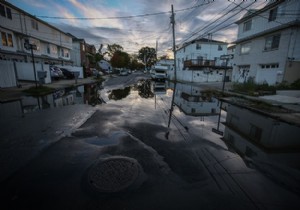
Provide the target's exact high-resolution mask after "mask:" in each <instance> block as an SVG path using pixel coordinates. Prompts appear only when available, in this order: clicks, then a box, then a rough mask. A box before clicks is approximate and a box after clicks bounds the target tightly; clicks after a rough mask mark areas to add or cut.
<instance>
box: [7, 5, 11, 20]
mask: <svg viewBox="0 0 300 210" xmlns="http://www.w3.org/2000/svg"><path fill="white" fill-rule="evenodd" d="M6 15H7V18H9V19H12V17H11V10H10V9H9V8H8V7H6Z"/></svg>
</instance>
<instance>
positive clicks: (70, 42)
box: [0, 1, 96, 68]
mask: <svg viewBox="0 0 300 210" xmlns="http://www.w3.org/2000/svg"><path fill="white" fill-rule="evenodd" d="M0 35H1V42H0V60H6V61H15V62H28V63H30V62H32V56H31V51H30V49H28V48H26V44H25V43H26V42H27V43H29V44H32V45H35V46H36V47H35V48H34V50H33V54H34V61H35V62H36V63H41V64H51V65H53V64H54V65H69V66H78V67H86V68H88V67H90V61H89V56H94V55H95V53H96V48H95V46H94V45H90V44H88V43H86V42H85V40H84V39H80V38H77V37H75V36H73V35H72V34H70V33H66V32H63V31H61V30H60V29H58V28H56V27H54V26H53V25H50V24H49V23H47V22H45V21H43V20H41V19H39V18H37V17H35V16H33V15H31V14H29V13H27V12H26V11H24V10H22V9H20V8H18V7H16V6H14V5H12V4H10V3H8V2H7V1H1V2H0Z"/></svg>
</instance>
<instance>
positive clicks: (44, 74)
mask: <svg viewBox="0 0 300 210" xmlns="http://www.w3.org/2000/svg"><path fill="white" fill-rule="evenodd" d="M37 76H38V78H39V82H40V85H41V84H45V78H46V77H47V72H46V71H38V72H37Z"/></svg>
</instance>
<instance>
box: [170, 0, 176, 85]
mask: <svg viewBox="0 0 300 210" xmlns="http://www.w3.org/2000/svg"><path fill="white" fill-rule="evenodd" d="M171 9H172V15H171V24H172V31H173V55H174V56H173V57H174V80H175V81H176V80H177V75H176V45H175V14H174V9H173V4H172V5H171Z"/></svg>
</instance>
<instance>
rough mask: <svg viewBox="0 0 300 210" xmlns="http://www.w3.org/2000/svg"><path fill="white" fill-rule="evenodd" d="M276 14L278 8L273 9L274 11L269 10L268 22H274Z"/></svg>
mask: <svg viewBox="0 0 300 210" xmlns="http://www.w3.org/2000/svg"><path fill="white" fill-rule="evenodd" d="M277 12H278V7H275V8H274V9H271V10H270V13H269V22H270V21H274V20H276V17H277Z"/></svg>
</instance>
